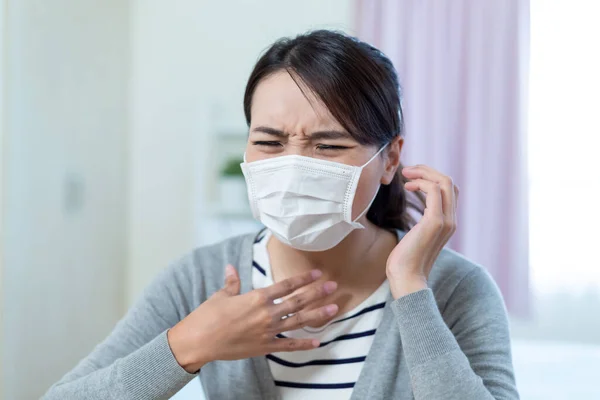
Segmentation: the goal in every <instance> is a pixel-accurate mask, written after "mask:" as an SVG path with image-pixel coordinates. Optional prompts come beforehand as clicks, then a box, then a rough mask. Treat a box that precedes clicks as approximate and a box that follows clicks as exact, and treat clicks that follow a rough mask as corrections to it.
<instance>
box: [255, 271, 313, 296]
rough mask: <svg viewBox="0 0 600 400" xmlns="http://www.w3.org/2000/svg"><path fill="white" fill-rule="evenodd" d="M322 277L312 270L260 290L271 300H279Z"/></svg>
mask: <svg viewBox="0 0 600 400" xmlns="http://www.w3.org/2000/svg"><path fill="white" fill-rule="evenodd" d="M321 275H322V272H321V271H319V270H318V269H313V270H312V271H308V272H305V273H303V274H300V275H297V276H293V277H291V278H288V279H284V280H282V281H281V282H277V283H275V284H273V285H271V286H268V287H266V288H264V289H260V290H261V291H263V292H264V294H266V295H267V297H268V298H270V299H271V300H276V299H279V298H281V297H283V296H285V295H288V294H290V293H293V292H294V291H296V290H297V289H299V288H301V287H303V286H306V285H308V284H309V283H312V282H314V281H316V280H317V279H319V278H320V277H321Z"/></svg>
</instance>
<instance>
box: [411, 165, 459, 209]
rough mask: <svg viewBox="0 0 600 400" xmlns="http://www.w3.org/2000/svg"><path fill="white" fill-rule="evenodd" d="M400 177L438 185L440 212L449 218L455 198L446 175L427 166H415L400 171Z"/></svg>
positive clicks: (450, 181) (451, 183)
mask: <svg viewBox="0 0 600 400" xmlns="http://www.w3.org/2000/svg"><path fill="white" fill-rule="evenodd" d="M402 175H404V176H405V177H407V178H409V179H425V180H428V181H432V182H435V183H437V184H438V185H440V189H441V191H442V212H443V213H444V215H446V216H447V217H449V218H451V217H452V214H453V213H454V209H455V207H456V205H455V204H456V201H455V199H456V196H455V195H454V188H455V185H454V182H453V181H452V178H451V177H449V176H448V175H444V174H442V173H441V172H439V171H438V170H436V169H434V168H431V167H429V166H427V165H416V166H414V167H407V168H404V169H403V170H402Z"/></svg>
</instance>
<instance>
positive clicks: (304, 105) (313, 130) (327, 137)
mask: <svg viewBox="0 0 600 400" xmlns="http://www.w3.org/2000/svg"><path fill="white" fill-rule="evenodd" d="M305 93H306V96H308V97H309V99H310V101H309V100H308V99H307V98H306V97H305ZM251 120H252V123H251V125H250V135H249V138H248V144H247V146H246V161H247V162H252V161H258V160H264V159H267V158H272V157H279V156H284V155H301V156H306V157H314V158H320V159H323V160H329V161H335V162H339V163H342V164H347V165H355V166H361V165H363V164H365V163H366V162H367V161H369V159H370V158H371V157H373V155H374V154H375V153H376V152H377V150H378V148H377V147H376V146H369V145H361V144H359V143H358V142H357V141H356V140H354V139H353V138H352V137H351V136H350V135H349V134H348V132H347V131H346V130H345V129H344V128H343V127H342V125H341V124H340V123H339V122H338V121H336V120H335V118H333V116H332V115H331V114H330V113H329V110H327V108H326V107H325V105H324V104H322V102H321V101H319V100H318V99H317V98H316V97H314V95H312V93H311V92H310V90H309V89H308V88H304V93H303V92H302V90H301V89H300V88H299V87H298V85H297V84H296V82H295V81H294V80H293V79H292V77H291V76H290V75H289V74H288V73H287V72H286V71H282V72H278V73H275V74H273V75H271V76H269V77H267V78H265V79H264V80H263V81H262V82H260V83H259V84H258V86H257V87H256V90H255V92H254V96H253V98H252V110H251ZM401 147H402V139H401V138H400V137H397V138H396V139H394V140H393V141H392V143H390V144H389V145H388V147H387V148H386V149H384V150H383V151H382V153H381V154H382V156H378V157H376V158H375V159H374V160H373V161H371V163H370V164H369V165H367V166H366V167H365V168H364V169H363V171H362V174H361V177H360V180H359V183H358V187H357V190H356V196H355V198H354V204H353V207H352V218H353V219H354V218H356V217H357V216H358V215H359V214H360V213H361V212H362V211H363V210H364V209H365V208H366V207H367V206H368V205H369V202H370V201H371V199H372V198H373V197H374V196H375V192H376V190H377V188H378V187H379V185H380V184H381V183H383V184H389V183H390V182H391V181H392V178H393V176H394V174H395V172H396V169H397V167H398V165H399V158H400V150H401Z"/></svg>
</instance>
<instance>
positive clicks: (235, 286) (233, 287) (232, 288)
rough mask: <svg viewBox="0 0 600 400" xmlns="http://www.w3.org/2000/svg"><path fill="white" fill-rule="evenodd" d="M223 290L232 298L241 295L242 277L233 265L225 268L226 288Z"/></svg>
mask: <svg viewBox="0 0 600 400" xmlns="http://www.w3.org/2000/svg"><path fill="white" fill-rule="evenodd" d="M221 290H223V291H224V292H225V293H227V294H228V295H230V296H236V295H238V294H240V277H239V275H238V273H237V271H236V270H235V268H234V267H233V265H231V264H227V266H226V267H225V286H223V289H221Z"/></svg>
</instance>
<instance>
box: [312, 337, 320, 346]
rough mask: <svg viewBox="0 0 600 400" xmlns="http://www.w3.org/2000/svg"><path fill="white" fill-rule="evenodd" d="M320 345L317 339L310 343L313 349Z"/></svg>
mask: <svg viewBox="0 0 600 400" xmlns="http://www.w3.org/2000/svg"><path fill="white" fill-rule="evenodd" d="M320 344H321V343H319V341H318V340H317V339H313V341H312V345H313V347H319V345H320Z"/></svg>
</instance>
